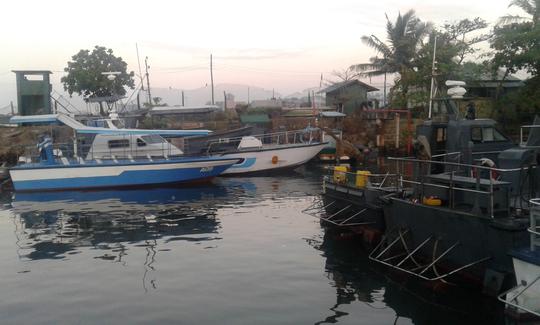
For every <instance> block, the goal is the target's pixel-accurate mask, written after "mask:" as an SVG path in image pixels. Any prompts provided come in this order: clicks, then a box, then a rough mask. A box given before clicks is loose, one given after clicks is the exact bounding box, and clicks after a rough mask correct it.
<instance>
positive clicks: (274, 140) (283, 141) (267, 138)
mask: <svg viewBox="0 0 540 325" xmlns="http://www.w3.org/2000/svg"><path fill="white" fill-rule="evenodd" d="M251 137H255V138H257V139H259V140H260V141H261V142H262V144H263V146H265V147H271V146H278V145H279V146H280V145H291V144H310V143H313V142H315V141H319V140H320V138H321V130H320V129H318V128H310V129H302V130H293V131H282V132H274V133H266V134H258V135H251ZM242 138H244V137H234V138H220V139H215V140H211V141H209V142H208V149H207V152H208V153H211V152H212V151H214V150H217V148H218V147H219V145H224V144H232V145H234V144H236V146H238V144H240V141H242Z"/></svg>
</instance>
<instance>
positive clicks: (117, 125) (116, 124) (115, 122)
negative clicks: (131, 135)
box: [111, 120, 124, 129]
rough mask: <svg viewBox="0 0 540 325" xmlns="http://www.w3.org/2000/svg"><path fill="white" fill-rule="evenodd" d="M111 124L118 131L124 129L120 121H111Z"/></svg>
mask: <svg viewBox="0 0 540 325" xmlns="http://www.w3.org/2000/svg"><path fill="white" fill-rule="evenodd" d="M111 123H112V124H113V125H114V126H116V127H117V128H119V129H123V128H124V123H122V121H120V120H111Z"/></svg>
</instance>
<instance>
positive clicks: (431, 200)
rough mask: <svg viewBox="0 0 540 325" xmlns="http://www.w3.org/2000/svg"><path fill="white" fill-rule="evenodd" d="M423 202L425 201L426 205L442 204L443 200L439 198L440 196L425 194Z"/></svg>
mask: <svg viewBox="0 0 540 325" xmlns="http://www.w3.org/2000/svg"><path fill="white" fill-rule="evenodd" d="M422 203H424V204H425V205H432V206H440V205H441V204H442V200H441V199H439V198H438V197H433V196H430V197H425V196H424V199H423V200H422Z"/></svg>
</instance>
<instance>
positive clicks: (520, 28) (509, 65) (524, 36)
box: [490, 0, 540, 128]
mask: <svg viewBox="0 0 540 325" xmlns="http://www.w3.org/2000/svg"><path fill="white" fill-rule="evenodd" d="M513 6H515V7H519V8H521V9H522V10H523V11H524V12H525V13H526V14H527V15H526V16H511V15H507V16H504V17H502V18H501V19H500V21H499V25H498V26H496V27H495V29H494V31H493V38H492V39H491V42H490V43H491V44H490V46H491V48H492V49H493V53H494V54H493V58H492V61H491V63H492V65H493V68H494V69H501V68H504V69H506V72H505V76H504V78H506V76H508V75H509V74H512V73H516V72H518V71H523V70H525V71H527V72H528V73H529V74H530V76H531V78H530V79H529V80H527V81H526V82H525V87H523V88H521V89H519V90H518V91H515V92H513V93H511V94H508V95H506V96H504V97H502V98H501V100H500V101H498V102H497V111H496V114H497V117H498V118H500V119H501V120H504V122H505V126H507V127H510V128H511V127H513V128H515V127H517V126H519V125H521V124H523V123H529V122H530V118H531V116H533V115H534V114H538V113H540V91H539V89H540V76H539V73H540V0H513V1H511V2H510V7H513ZM504 78H503V79H504Z"/></svg>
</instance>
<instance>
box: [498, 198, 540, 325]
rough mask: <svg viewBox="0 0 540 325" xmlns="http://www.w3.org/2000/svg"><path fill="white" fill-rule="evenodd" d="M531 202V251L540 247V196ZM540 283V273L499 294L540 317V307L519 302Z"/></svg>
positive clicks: (520, 308)
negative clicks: (531, 306)
mask: <svg viewBox="0 0 540 325" xmlns="http://www.w3.org/2000/svg"><path fill="white" fill-rule="evenodd" d="M529 202H530V204H531V209H530V214H529V216H530V227H529V229H528V231H529V233H530V236H531V243H530V244H531V246H530V249H531V252H534V251H536V249H537V248H539V247H540V240H539V239H540V198H535V199H531V200H529ZM537 283H538V284H540V274H538V276H537V277H536V278H534V279H533V280H532V281H530V282H529V283H526V282H521V283H519V284H518V285H517V286H515V287H513V288H512V289H510V290H508V291H505V292H503V293H502V294H500V295H499V296H498V299H499V300H500V301H502V302H504V303H505V304H506V305H508V306H511V307H513V308H516V309H518V310H521V311H525V312H527V313H530V314H532V315H535V316H538V317H540V308H538V306H536V307H537V309H536V310H533V309H531V308H529V306H523V305H521V304H519V301H518V298H520V297H521V296H523V295H526V294H527V293H528V292H529V290H531V288H533V286H534V285H535V284H537Z"/></svg>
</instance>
